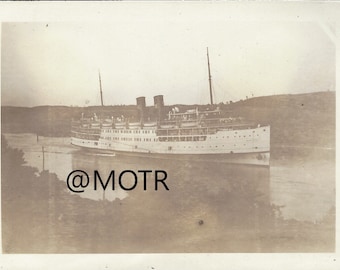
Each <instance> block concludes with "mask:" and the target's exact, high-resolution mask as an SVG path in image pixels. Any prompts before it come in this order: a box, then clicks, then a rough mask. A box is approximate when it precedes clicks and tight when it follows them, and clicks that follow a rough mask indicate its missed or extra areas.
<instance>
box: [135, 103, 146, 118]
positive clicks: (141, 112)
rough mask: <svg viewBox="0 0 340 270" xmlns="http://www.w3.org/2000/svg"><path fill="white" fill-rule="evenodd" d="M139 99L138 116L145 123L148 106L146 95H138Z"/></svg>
mask: <svg viewBox="0 0 340 270" xmlns="http://www.w3.org/2000/svg"><path fill="white" fill-rule="evenodd" d="M136 100H137V109H138V118H139V121H140V122H141V123H142V124H143V123H144V120H145V114H146V113H145V108H146V103H145V97H138V98H136Z"/></svg>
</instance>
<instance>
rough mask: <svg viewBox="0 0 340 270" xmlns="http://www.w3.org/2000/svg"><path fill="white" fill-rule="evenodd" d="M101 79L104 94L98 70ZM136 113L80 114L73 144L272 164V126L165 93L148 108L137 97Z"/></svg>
mask: <svg viewBox="0 0 340 270" xmlns="http://www.w3.org/2000/svg"><path fill="white" fill-rule="evenodd" d="M207 56H208V67H209V82H210V84H209V85H210V98H211V103H213V100H212V91H211V76H210V66H209V55H208V54H207ZM99 81H100V91H101V98H102V90H101V80H100V75H99ZM101 101H102V105H103V100H102V99H101ZM150 111H151V113H150ZM136 112H137V119H136V120H131V117H124V116H123V115H121V116H119V117H114V116H112V117H110V118H107V119H100V118H99V117H97V115H96V114H94V115H93V116H92V117H88V118H86V117H84V115H82V117H81V119H80V120H78V121H72V129H71V132H72V136H71V143H72V144H73V145H75V146H79V147H82V148H85V149H94V150H95V151H100V152H103V151H104V152H106V153H107V152H109V153H114V154H116V155H119V154H124V155H133V156H142V157H150V158H165V159H167V158H170V159H179V160H180V159H188V160H200V161H214V162H225V163H237V164H251V165H262V166H269V161H270V126H268V125H264V126H262V125H259V124H254V123H249V122H246V121H245V120H244V119H241V118H240V117H230V116H229V117H228V115H226V112H225V111H223V110H221V109H220V108H219V107H216V106H211V107H210V108H209V109H206V110H199V109H198V108H195V109H191V110H186V111H184V112H181V111H180V110H179V109H178V108H177V107H173V108H171V107H168V106H164V99H163V96H162V95H158V96H155V97H154V107H153V108H151V109H150V108H147V107H146V102H145V97H138V98H137V111H136Z"/></svg>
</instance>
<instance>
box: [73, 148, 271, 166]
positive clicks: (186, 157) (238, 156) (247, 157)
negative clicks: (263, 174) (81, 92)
mask: <svg viewBox="0 0 340 270" xmlns="http://www.w3.org/2000/svg"><path fill="white" fill-rule="evenodd" d="M75 146H77V147H79V148H80V149H81V150H83V151H87V152H90V153H93V154H105V155H115V156H120V157H125V158H126V157H131V158H136V157H137V158H148V159H154V160H155V161H156V160H159V159H162V160H169V161H171V160H177V161H179V160H182V161H195V162H214V163H221V164H223V163H225V164H239V165H254V166H265V167H268V166H270V152H269V151H264V152H253V153H228V154H157V153H140V152H126V151H117V150H108V149H99V148H94V147H90V146H79V145H75Z"/></svg>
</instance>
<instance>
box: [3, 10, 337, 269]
mask: <svg viewBox="0 0 340 270" xmlns="http://www.w3.org/2000/svg"><path fill="white" fill-rule="evenodd" d="M133 7H135V6H133ZM214 8H217V9H218V7H216V6H215V7H214ZM178 10H179V11H178V12H174V13H169V14H170V15H169V14H168V13H166V12H165V11H164V9H159V10H157V9H156V12H154V13H153V14H154V16H135V17H127V18H124V17H123V16H118V15H117V18H116V19H114V20H112V21H100V20H93V21H91V20H85V19H84V20H80V21H79V20H75V21H53V20H51V21H48V20H39V21H2V24H1V233H2V253H3V254H136V253H138V254H162V253H170V254H177V253H182V254H189V253H198V254H200V253H223V254H224V253H229V254H230V253H289V254H290V253H334V252H335V251H336V175H335V171H336V163H335V152H336V149H335V145H336V143H335V141H336V94H335V90H336V31H337V29H336V22H334V21H327V20H299V19H297V20H284V19H282V18H279V19H274V18H271V19H270V20H260V19H257V20H255V19H251V20H238V19H234V18H235V17H237V14H236V15H235V14H234V15H233V16H234V17H233V18H232V19H230V18H228V16H227V15H224V14H223V15H221V14H222V13H218V12H216V13H206V14H205V16H199V15H197V16H196V13H195V12H193V11H191V10H190V12H188V10H189V9H184V10H183V14H181V11H180V9H178ZM157 11H160V12H157ZM161 11H162V12H164V13H162V12H161ZM185 11H187V14H185ZM199 11H200V12H199V14H201V13H204V12H203V11H204V8H201V9H199ZM113 14H116V13H114V12H113ZM188 14H189V15H190V16H189V15H188ZM193 14H195V16H193ZM259 15H260V14H259ZM150 269H151V268H150ZM152 269H153V268H152Z"/></svg>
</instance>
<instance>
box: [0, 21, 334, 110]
mask: <svg viewBox="0 0 340 270" xmlns="http://www.w3.org/2000/svg"><path fill="white" fill-rule="evenodd" d="M207 47H209V56H210V65H211V76H212V85H213V95H214V100H215V102H216V103H219V102H225V101H229V100H232V101H237V100H240V99H245V98H246V97H252V96H264V95H277V94H296V93H306V92H318V91H335V62H336V59H335V51H336V50H335V44H334V40H332V25H325V24H320V23H318V22H314V21H310V22H298V21H257V20H251V21H248V20H240V21H238V20H232V21H230V20H229V21H228V20H218V19H217V20H214V19H213V14H212V15H211V17H209V16H208V17H205V18H204V19H202V18H197V17H196V18H195V19H190V20H189V19H188V20H185V19H182V20H178V19H176V18H171V17H166V19H163V18H162V16H156V17H155V18H149V19H148V20H138V19H134V20H131V21H129V20H121V21H119V20H116V21H114V22H100V21H92V22H91V21H88V22H87V21H84V22H79V21H76V22H28V23H25V22H9V23H2V31H1V65H2V67H1V103H2V105H3V106H4V105H11V106H27V107H33V106H39V105H67V106H90V105H100V94H99V93H100V92H99V80H98V73H99V71H100V74H101V80H102V90H103V97H104V104H105V105H117V104H135V102H136V101H135V99H136V97H139V96H145V97H146V102H147V105H152V104H153V96H155V95H159V94H163V95H164V101H165V104H167V105H170V104H208V103H209V102H210V100H209V83H208V67H207V51H206V50H207Z"/></svg>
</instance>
